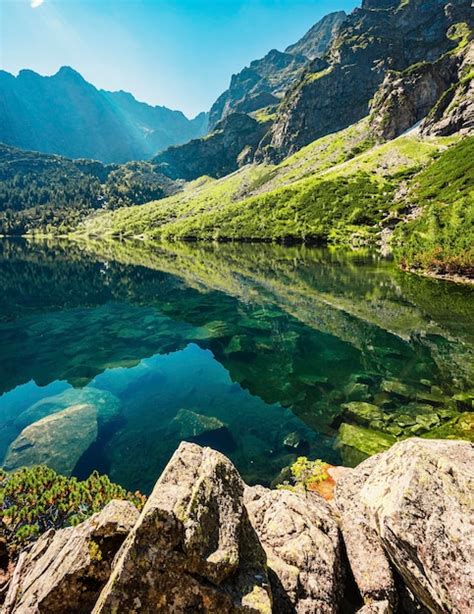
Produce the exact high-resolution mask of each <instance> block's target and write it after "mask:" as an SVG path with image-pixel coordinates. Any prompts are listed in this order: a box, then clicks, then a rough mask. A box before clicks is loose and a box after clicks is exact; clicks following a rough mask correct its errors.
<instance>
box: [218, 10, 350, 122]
mask: <svg viewBox="0 0 474 614" xmlns="http://www.w3.org/2000/svg"><path fill="white" fill-rule="evenodd" d="M345 16H346V14H345V13H344V11H338V12H336V13H330V14H329V15H327V16H326V17H324V18H323V19H321V21H319V22H318V23H317V24H315V25H314V26H313V27H312V28H311V29H310V30H309V31H308V32H307V33H306V34H305V35H304V36H303V38H302V39H301V40H299V41H298V42H297V43H295V44H294V45H290V46H289V47H288V48H287V49H286V50H285V52H281V51H277V50H276V49H273V50H272V51H270V52H269V53H267V55H266V56H265V57H264V58H261V59H259V60H254V61H253V62H251V64H250V66H248V67H246V68H244V69H243V70H242V71H241V72H239V73H237V74H236V75H232V79H231V82H230V86H229V89H227V90H226V91H225V92H224V93H223V94H222V95H221V96H219V98H218V99H217V100H216V102H215V103H214V104H213V105H212V108H211V110H210V113H209V125H210V126H211V128H213V127H215V126H216V124H217V123H218V122H219V121H220V120H221V119H223V118H224V117H226V116H227V115H229V114H230V113H235V112H239V113H250V112H252V111H256V110H257V109H262V108H264V107H268V106H270V105H275V104H278V103H279V102H280V99H281V98H282V96H283V95H284V93H285V92H286V90H287V89H288V87H289V86H290V85H291V84H292V83H294V81H295V80H296V79H297V78H298V76H299V75H300V74H301V72H302V70H303V67H304V66H305V65H306V64H307V63H308V61H309V60H312V59H314V58H316V57H319V56H321V55H322V54H324V53H325V52H326V50H327V48H328V46H329V43H330V41H331V38H332V36H333V34H334V32H335V31H336V30H337V28H338V27H339V25H340V24H341V23H342V21H343V20H344V18H345Z"/></svg>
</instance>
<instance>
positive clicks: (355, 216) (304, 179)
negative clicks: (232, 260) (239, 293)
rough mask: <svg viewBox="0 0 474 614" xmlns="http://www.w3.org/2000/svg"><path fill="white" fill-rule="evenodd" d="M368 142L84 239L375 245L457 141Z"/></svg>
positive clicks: (329, 147) (350, 135) (197, 189)
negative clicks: (404, 194) (417, 180)
mask: <svg viewBox="0 0 474 614" xmlns="http://www.w3.org/2000/svg"><path fill="white" fill-rule="evenodd" d="M366 135H367V128H366V123H365V121H362V122H360V123H359V124H356V125H355V126H352V127H350V128H348V129H346V130H344V131H341V132H339V133H336V134H333V135H329V136H327V137H324V138H323V139H319V140H317V141H315V142H314V143H312V144H311V145H309V146H307V147H305V148H303V149H302V150H301V151H299V152H298V153H296V154H295V155H294V156H291V157H290V158H288V159H287V160H285V161H283V162H282V163H281V164H279V165H277V166H271V165H258V166H248V167H245V168H243V169H241V170H239V171H237V172H236V173H233V174H232V175H229V176H227V177H225V178H223V179H220V180H212V179H209V178H201V179H199V180H197V181H194V182H192V183H190V184H188V185H187V187H186V188H185V190H184V191H183V192H180V193H179V194H176V195H174V196H172V197H170V198H166V199H163V200H160V201H156V202H151V203H148V204H146V205H143V206H139V207H130V208H127V209H120V210H118V211H115V212H113V213H106V214H97V215H94V216H93V217H91V218H89V219H88V220H87V221H86V223H85V224H84V225H83V226H82V227H81V229H80V232H81V233H82V234H87V235H91V236H121V237H140V238H143V239H148V240H157V239H196V240H221V241H224V240H264V241H277V242H285V241H308V242H309V241H312V242H317V241H320V242H326V241H329V242H334V243H340V242H342V243H345V242H353V243H360V242H370V241H371V240H373V238H374V237H375V235H376V233H377V232H378V230H379V228H378V224H379V223H380V222H381V221H382V220H383V218H384V217H385V216H386V215H387V213H388V212H389V211H391V210H392V209H394V208H395V209H396V208H397V206H398V205H397V203H396V202H395V201H394V198H393V197H394V193H395V191H396V190H397V188H398V186H399V184H400V182H401V181H402V180H403V179H404V178H407V177H410V176H412V175H413V174H414V173H415V172H417V171H419V170H420V169H421V168H422V167H424V166H426V165H427V164H428V163H429V162H430V161H431V160H432V158H433V156H434V155H436V154H437V153H438V152H439V151H440V150H441V149H442V148H444V147H445V146H446V145H447V144H449V142H450V140H449V139H431V140H426V141H421V140H417V139H416V138H414V137H405V138H399V139H397V140H395V141H392V142H390V143H386V144H385V145H382V146H379V147H372V148H370V147H371V146H372V143H371V141H370V140H368V139H367V138H366ZM360 152H362V153H360Z"/></svg>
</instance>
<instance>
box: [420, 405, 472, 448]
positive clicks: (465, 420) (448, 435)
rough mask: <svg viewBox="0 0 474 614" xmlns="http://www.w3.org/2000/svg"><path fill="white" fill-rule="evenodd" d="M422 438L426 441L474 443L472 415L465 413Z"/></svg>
mask: <svg viewBox="0 0 474 614" xmlns="http://www.w3.org/2000/svg"><path fill="white" fill-rule="evenodd" d="M423 437H426V438H427V439H465V440H467V441H473V442H474V414H473V413H472V412H465V413H463V414H459V415H458V416H456V417H455V418H452V419H451V420H449V421H448V422H445V423H444V424H442V425H441V426H438V427H436V428H434V429H432V430H431V431H429V432H428V433H424V434H423Z"/></svg>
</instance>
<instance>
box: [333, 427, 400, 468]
mask: <svg viewBox="0 0 474 614" xmlns="http://www.w3.org/2000/svg"><path fill="white" fill-rule="evenodd" d="M396 441H397V438H396V437H395V436H394V435H391V434H389V433H382V432H380V431H375V430H372V429H367V428H364V427H362V426H355V425H353V424H347V423H346V422H344V423H343V424H341V426H340V428H339V433H338V437H337V442H336V446H337V447H338V448H339V449H340V453H341V456H342V459H343V461H344V464H345V465H348V466H349V467H353V466H355V465H357V464H359V463H360V462H362V461H363V460H365V459H366V458H367V457H369V456H372V455H373V454H377V453H378V452H383V451H385V450H388V449H389V448H390V447H391V446H392V445H393V444H394V443H395V442H396Z"/></svg>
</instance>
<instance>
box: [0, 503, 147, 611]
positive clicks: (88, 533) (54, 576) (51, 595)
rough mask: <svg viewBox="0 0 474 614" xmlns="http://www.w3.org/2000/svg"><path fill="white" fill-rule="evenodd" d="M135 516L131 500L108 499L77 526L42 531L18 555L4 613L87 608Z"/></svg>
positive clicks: (93, 599)
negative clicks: (25, 549) (29, 546)
mask: <svg viewBox="0 0 474 614" xmlns="http://www.w3.org/2000/svg"><path fill="white" fill-rule="evenodd" d="M138 515H139V513H138V510H137V509H136V508H135V506H134V505H132V503H130V502H128V501H111V502H110V503H109V504H108V505H107V506H106V507H105V508H104V509H103V510H102V511H101V512H99V513H98V514H95V515H94V516H92V517H91V518H89V519H88V520H86V521H85V522H83V523H82V524H80V525H78V526H77V527H69V528H66V529H61V530H59V531H56V532H54V531H53V530H51V531H48V532H47V533H45V534H44V535H43V536H42V537H40V538H39V539H38V541H37V542H36V543H35V544H34V545H33V547H32V548H31V550H30V551H29V552H23V553H22V554H21V555H20V559H19V561H18V564H17V566H16V569H15V572H14V575H13V578H12V581H11V584H10V587H9V590H8V594H7V596H6V599H5V604H4V606H3V609H2V613H3V614H10V613H12V614H13V612H17V613H20V612H21V613H23V614H26V613H31V614H33V613H36V612H37V613H39V612H45V613H47V614H63V613H64V612H68V613H70V614H75V613H77V614H79V613H81V612H90V611H91V610H92V608H93V607H94V603H95V602H96V600H97V597H98V596H99V593H100V590H101V588H102V587H103V586H104V584H105V583H106V581H107V578H108V577H109V574H110V569H111V563H112V560H113V558H114V556H115V554H116V552H117V550H118V549H119V547H120V545H121V543H122V542H123V540H124V539H125V536H126V535H127V534H128V532H129V531H130V530H131V528H132V527H133V525H134V524H135V522H136V520H137V518H138Z"/></svg>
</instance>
